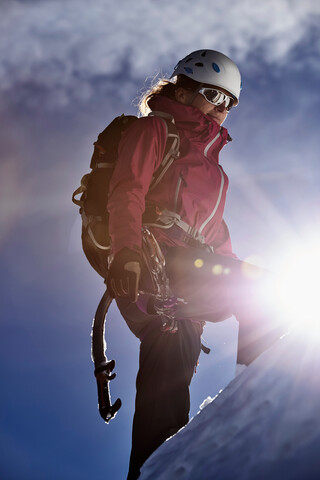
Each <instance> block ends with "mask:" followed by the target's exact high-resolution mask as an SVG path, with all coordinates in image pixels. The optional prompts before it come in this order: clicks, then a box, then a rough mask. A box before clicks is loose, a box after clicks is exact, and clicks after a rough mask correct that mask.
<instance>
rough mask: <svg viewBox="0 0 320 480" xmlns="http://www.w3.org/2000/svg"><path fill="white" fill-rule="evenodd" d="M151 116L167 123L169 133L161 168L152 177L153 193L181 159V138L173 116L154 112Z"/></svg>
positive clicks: (151, 187)
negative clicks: (171, 166) (171, 167)
mask: <svg viewBox="0 0 320 480" xmlns="http://www.w3.org/2000/svg"><path fill="white" fill-rule="evenodd" d="M149 116H154V117H158V118H161V120H162V121H163V122H164V123H165V126H166V131H167V143H166V148H165V151H164V155H163V159H162V162H161V164H160V167H159V168H158V169H157V170H156V172H155V173H154V175H153V177H152V180H151V184H150V188H149V191H151V190H153V189H154V188H155V186H156V185H158V183H159V182H160V180H161V179H162V177H163V176H164V174H165V173H166V171H167V170H168V168H169V167H170V165H171V164H172V162H173V161H174V160H175V159H176V158H178V157H179V150H180V137H179V133H178V130H177V127H176V125H175V123H174V118H173V116H172V115H170V114H169V113H165V112H158V111H154V112H151V113H149Z"/></svg>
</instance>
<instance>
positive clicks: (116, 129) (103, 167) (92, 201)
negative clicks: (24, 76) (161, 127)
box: [72, 112, 180, 254]
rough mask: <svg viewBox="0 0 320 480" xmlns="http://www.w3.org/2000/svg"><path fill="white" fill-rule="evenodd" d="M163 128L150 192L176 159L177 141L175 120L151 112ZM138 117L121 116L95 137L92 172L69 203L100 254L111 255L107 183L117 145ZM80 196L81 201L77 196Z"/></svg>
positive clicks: (110, 175) (168, 116)
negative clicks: (162, 144)
mask: <svg viewBox="0 0 320 480" xmlns="http://www.w3.org/2000/svg"><path fill="white" fill-rule="evenodd" d="M150 115H153V116H157V117H159V118H161V120H162V121H163V122H164V123H165V125H166V130H167V143H166V148H165V153H164V156H163V160H162V162H161V165H160V167H159V168H158V169H157V171H156V172H154V175H153V178H152V181H151V184H150V187H149V191H150V190H152V189H153V188H154V187H155V186H156V185H157V184H158V183H159V181H160V180H161V179H162V177H163V175H164V174H165V173H166V171H167V170H168V168H169V167H170V165H171V164H172V162H173V161H174V159H175V158H177V157H178V156H179V147H180V138H179V134H178V131H177V128H176V126H175V124H174V119H173V117H172V116H171V115H169V114H167V113H163V112H152V113H151V114H150ZM137 121H139V118H138V117H135V116H132V115H124V114H123V115H121V116H119V117H116V118H115V119H114V120H113V121H112V122H111V123H110V124H109V125H108V126H107V127H106V128H105V129H104V130H103V132H101V133H100V134H99V135H98V139H97V141H96V142H94V151H93V155H92V157H91V162H90V168H91V172H90V173H87V174H86V175H84V176H83V177H82V179H81V182H80V183H81V184H80V187H79V188H77V189H76V190H75V191H74V192H73V195H72V201H73V203H75V204H76V205H78V206H79V207H80V214H81V216H82V224H83V229H85V230H86V232H87V235H88V236H89V237H90V239H91V242H92V244H93V245H94V246H95V247H96V248H98V249H100V251H101V253H102V251H104V252H105V253H106V254H109V252H110V248H111V245H110V237H109V228H108V227H109V214H108V210H107V203H108V194H109V184H110V179H111V177H112V174H113V171H114V168H115V165H116V163H117V159H118V146H119V142H120V140H121V137H122V135H123V133H124V132H125V131H126V130H127V129H128V128H129V127H130V126H131V125H132V124H133V123H134V122H137ZM78 195H81V196H80V199H77V198H76V197H77V196H78Z"/></svg>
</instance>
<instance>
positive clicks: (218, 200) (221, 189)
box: [199, 128, 224, 233]
mask: <svg viewBox="0 0 320 480" xmlns="http://www.w3.org/2000/svg"><path fill="white" fill-rule="evenodd" d="M222 131H223V130H222V128H221V129H220V131H219V133H218V134H217V135H216V136H215V137H214V139H213V140H211V142H210V143H208V145H207V146H206V148H205V149H204V156H205V157H206V158H207V155H208V151H209V149H210V148H211V147H212V145H213V144H214V143H215V142H216V141H217V140H218V138H219V137H220V136H221V135H222ZM217 168H218V169H219V172H220V176H221V183H220V190H219V195H218V199H217V202H216V204H215V206H214V209H213V210H212V212H211V214H210V215H209V217H208V218H207V219H206V220H205V221H204V222H203V223H202V225H201V227H200V228H199V232H200V233H202V232H203V230H204V228H205V227H206V226H207V225H208V223H209V222H210V220H212V218H213V217H214V216H215V214H216V212H217V210H218V208H219V205H220V202H221V198H222V193H223V187H224V175H223V171H222V168H221V167H220V165H218V164H217Z"/></svg>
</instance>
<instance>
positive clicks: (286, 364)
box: [140, 331, 320, 480]
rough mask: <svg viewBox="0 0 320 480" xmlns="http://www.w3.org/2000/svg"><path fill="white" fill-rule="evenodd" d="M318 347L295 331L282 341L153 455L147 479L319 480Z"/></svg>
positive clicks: (144, 472)
mask: <svg viewBox="0 0 320 480" xmlns="http://www.w3.org/2000/svg"><path fill="white" fill-rule="evenodd" d="M319 346H320V341H319V339H318V338H317V337H314V338H312V337H309V338H306V337H304V336H302V335H301V332H296V331H295V332H292V333H291V334H289V335H287V336H286V337H284V338H282V339H281V340H279V341H278V342H277V343H276V344H274V345H273V347H271V348H270V349H269V350H268V351H266V352H265V353H263V354H262V355H261V356H260V357H259V358H257V359H256V360H255V361H254V362H253V363H252V364H251V365H249V366H248V367H247V368H246V369H245V370H244V371H243V372H241V373H240V374H239V375H238V376H237V377H236V378H235V379H234V380H233V381H232V382H231V383H230V384H229V385H228V386H227V387H226V388H225V389H224V390H223V391H222V392H221V393H220V394H219V395H218V396H217V397H215V399H213V401H210V399H209V403H208V405H206V406H205V408H203V409H202V410H201V411H200V412H199V413H198V414H197V415H196V416H195V417H194V418H193V419H192V420H191V421H190V422H189V424H188V425H187V426H186V427H185V428H183V429H181V430H180V431H179V432H178V433H177V434H176V435H175V436H174V437H172V438H171V439H169V440H168V441H166V442H165V443H164V444H163V445H162V446H161V447H160V448H159V449H158V450H157V451H156V452H154V454H153V455H152V456H151V457H150V458H149V459H148V460H147V461H146V463H145V465H144V466H143V468H142V473H141V477H140V478H141V480H151V479H152V480H155V479H157V480H171V479H172V480H176V479H183V480H187V479H188V480H209V479H210V480H211V479H213V478H214V479H215V480H235V479H237V480H257V479H259V480H267V479H268V480H270V479H271V478H272V480H280V479H281V480H316V479H317V480H318V479H319V478H320V399H319V393H320V377H319V372H320V348H319ZM205 403H206V401H205Z"/></svg>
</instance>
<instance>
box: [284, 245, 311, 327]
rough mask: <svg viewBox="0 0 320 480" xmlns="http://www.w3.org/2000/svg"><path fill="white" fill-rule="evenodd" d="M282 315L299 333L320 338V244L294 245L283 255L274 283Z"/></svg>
mask: <svg viewBox="0 0 320 480" xmlns="http://www.w3.org/2000/svg"><path fill="white" fill-rule="evenodd" d="M275 287H276V288H275V295H276V301H278V302H279V309H281V311H282V314H283V316H285V318H287V319H288V321H289V323H290V324H292V325H293V324H294V326H295V327H296V328H298V329H299V330H301V331H305V332H306V333H309V332H310V331H311V332H313V333H314V334H317V335H319V336H320V309H319V307H320V243H319V242H318V241H314V240H313V241H309V242H304V243H303V244H297V245H295V246H294V247H293V248H291V249H290V250H289V251H287V253H286V255H284V256H283V259H282V262H281V268H280V270H279V272H278V275H277V280H276V283H275Z"/></svg>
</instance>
